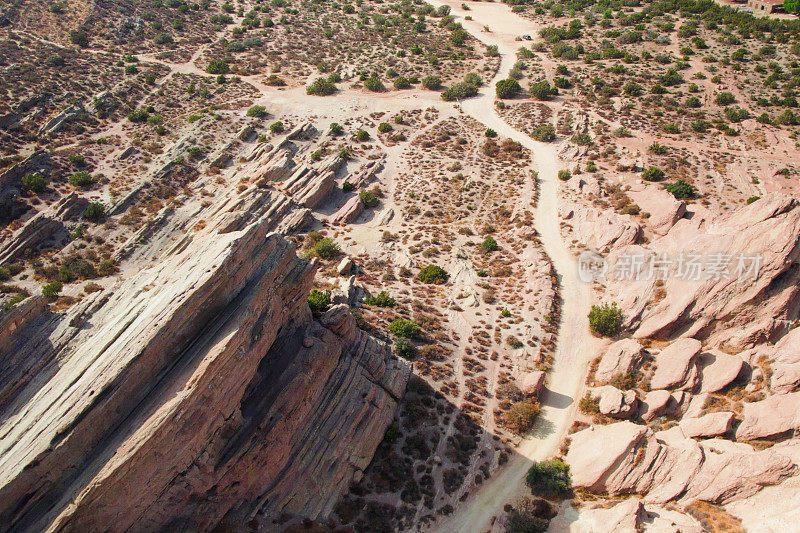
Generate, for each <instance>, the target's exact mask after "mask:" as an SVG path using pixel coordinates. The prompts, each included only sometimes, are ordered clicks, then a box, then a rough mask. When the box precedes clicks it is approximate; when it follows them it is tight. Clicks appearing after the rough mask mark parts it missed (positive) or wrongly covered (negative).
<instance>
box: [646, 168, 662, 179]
mask: <svg viewBox="0 0 800 533" xmlns="http://www.w3.org/2000/svg"><path fill="white" fill-rule="evenodd" d="M642 179H644V180H645V181H661V180H663V179H664V171H663V170H661V169H660V168H658V167H650V168H648V169H646V170H645V171H644V172H642Z"/></svg>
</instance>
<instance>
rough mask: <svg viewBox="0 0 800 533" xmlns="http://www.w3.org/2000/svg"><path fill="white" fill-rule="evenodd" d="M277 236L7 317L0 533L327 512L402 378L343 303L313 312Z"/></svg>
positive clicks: (174, 261)
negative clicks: (61, 306) (60, 309)
mask: <svg viewBox="0 0 800 533" xmlns="http://www.w3.org/2000/svg"><path fill="white" fill-rule="evenodd" d="M271 226H272V223H271V222H270V221H269V220H268V219H266V218H262V219H259V220H257V221H255V222H253V223H251V224H248V225H246V226H245V227H244V228H243V229H239V230H236V231H229V232H227V233H222V234H221V233H216V232H214V233H210V234H207V235H205V236H201V237H195V238H194V240H193V242H192V246H191V247H187V242H186V241H185V240H184V241H179V242H178V243H177V244H175V245H174V248H173V249H171V250H169V253H165V254H164V259H163V260H162V261H161V262H159V263H157V264H156V265H155V266H153V267H151V268H148V269H146V270H142V271H140V272H138V273H136V274H134V275H132V276H130V277H128V278H127V279H125V280H124V281H122V282H120V283H119V284H118V286H116V287H114V288H113V290H107V291H103V292H99V293H93V294H92V295H90V296H87V297H86V298H84V299H83V300H82V301H81V302H80V303H79V304H77V305H75V306H73V307H72V308H70V309H69V310H68V311H67V312H66V313H64V314H61V313H56V314H50V313H44V312H42V311H41V309H40V307H41V306H40V305H32V306H31V308H30V309H29V311H30V312H29V313H28V314H27V315H25V316H22V315H20V316H15V317H10V319H11V320H12V321H13V324H15V326H16V329H15V330H14V331H12V332H10V333H8V334H7V333H5V332H4V336H5V339H6V341H7V342H8V343H9V344H8V345H9V346H10V345H13V346H14V350H11V351H6V352H0V357H1V358H2V361H0V364H2V368H4V370H6V372H4V374H3V378H2V381H0V400H2V403H0V409H2V412H1V413H0V424H1V425H0V435H2V438H0V524H2V527H0V529H3V530H12V529H13V530H30V531H47V530H66V531H92V530H100V529H102V530H108V531H124V530H129V529H133V530H139V531H146V530H156V529H160V528H169V529H179V528H187V529H190V530H210V529H212V528H214V527H216V526H217V525H219V524H233V525H237V524H242V523H244V522H245V521H247V520H249V519H250V518H252V517H253V516H255V515H256V514H257V513H258V514H259V516H262V517H270V516H277V515H279V514H281V513H288V514H298V515H302V516H307V517H311V518H324V517H325V516H326V515H327V513H328V512H329V511H330V509H331V508H332V506H333V504H334V502H335V500H336V498H337V497H338V494H339V492H340V491H341V490H343V489H345V488H346V487H347V485H348V484H349V481H350V480H351V478H352V477H353V476H354V475H355V474H356V473H357V472H358V471H360V470H361V469H363V468H365V467H366V466H367V464H368V463H369V461H370V459H371V457H372V454H373V452H374V450H375V447H376V446H377V445H378V443H379V442H380V440H381V439H382V437H383V433H384V431H385V428H386V426H387V425H388V424H389V422H390V421H391V419H392V417H393V414H394V410H395V407H396V405H397V402H398V399H399V397H400V396H401V395H402V393H403V391H404V388H405V383H406V380H407V378H408V369H407V368H406V367H405V366H404V365H402V364H400V363H399V362H397V360H396V359H394V358H393V356H392V355H391V352H390V349H389V347H388V346H386V345H384V344H383V343H381V342H379V341H377V340H375V339H373V338H371V337H369V336H367V335H366V334H364V333H363V332H361V331H360V330H359V329H358V328H356V326H355V323H354V321H353V319H352V317H351V316H350V314H349V310H348V308H347V307H345V306H336V307H334V308H332V309H331V310H329V311H328V312H327V313H325V314H324V315H323V316H321V317H319V318H317V319H315V318H314V317H312V315H311V313H310V311H309V309H308V306H307V305H306V302H305V297H306V295H307V294H308V292H309V290H310V287H311V283H312V279H313V276H314V270H315V267H314V264H313V263H312V262H309V261H307V260H302V259H299V258H298V257H297V256H296V254H295V253H294V249H293V248H292V246H291V245H290V244H288V243H287V242H286V241H285V240H284V239H283V238H282V237H280V236H279V235H277V234H269V233H268V231H269V229H270V227H271ZM190 250H191V251H190ZM21 309H27V308H21ZM18 314H19V313H18ZM26 316H30V317H33V318H31V319H30V320H26V318H25V317H26ZM15 354H16V355H18V354H25V358H19V357H16V355H15Z"/></svg>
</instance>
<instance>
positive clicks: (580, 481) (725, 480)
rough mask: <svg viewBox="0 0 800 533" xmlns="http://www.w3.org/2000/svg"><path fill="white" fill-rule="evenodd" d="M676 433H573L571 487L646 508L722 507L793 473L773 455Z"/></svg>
mask: <svg viewBox="0 0 800 533" xmlns="http://www.w3.org/2000/svg"><path fill="white" fill-rule="evenodd" d="M679 432H680V430H678V432H675V431H673V430H670V431H669V432H662V433H661V434H659V435H658V436H657V435H656V434H654V433H653V431H652V430H651V429H649V428H647V427H646V426H639V425H636V424H633V423H631V422H618V423H615V424H610V425H607V426H592V427H589V428H587V429H584V430H581V431H579V432H577V433H574V434H573V435H571V443H570V447H569V452H568V454H567V463H568V464H569V465H570V469H571V472H572V476H573V485H574V486H576V487H584V488H588V489H590V490H592V491H595V492H600V493H608V494H610V495H617V494H631V493H635V494H642V495H645V501H646V502H650V503H659V504H663V503H666V502H668V501H672V500H677V501H679V502H681V503H683V504H689V503H691V502H692V501H695V500H698V499H699V500H705V501H709V502H712V503H727V502H730V501H733V500H736V499H738V498H745V497H748V496H750V495H752V494H755V493H756V492H758V490H760V488H761V487H763V486H766V485H773V484H776V483H779V482H780V481H781V480H782V479H784V478H785V477H787V476H789V475H792V474H794V473H795V472H796V470H797V466H796V465H795V464H794V463H793V462H792V460H791V458H790V457H789V456H787V455H785V454H781V453H780V452H779V451H778V450H772V449H766V450H762V451H755V450H753V449H752V448H751V447H750V446H748V445H743V444H737V443H730V442H727V441H718V442H721V443H723V444H722V445H717V444H716V442H714V441H703V442H701V443H698V442H696V441H694V440H692V439H687V438H685V437H684V436H682V435H681V434H680V433H679ZM730 445H732V446H730Z"/></svg>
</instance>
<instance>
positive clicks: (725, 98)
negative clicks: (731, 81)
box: [714, 91, 736, 105]
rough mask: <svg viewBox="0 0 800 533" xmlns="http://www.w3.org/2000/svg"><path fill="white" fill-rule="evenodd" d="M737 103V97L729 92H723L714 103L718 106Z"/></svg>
mask: <svg viewBox="0 0 800 533" xmlns="http://www.w3.org/2000/svg"><path fill="white" fill-rule="evenodd" d="M735 101H736V97H735V96H733V93H731V92H728V91H722V92H721V93H719V94H718V95H717V97H716V98H714V102H716V104H717V105H730V104H732V103H734V102H735Z"/></svg>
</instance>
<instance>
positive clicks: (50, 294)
mask: <svg viewBox="0 0 800 533" xmlns="http://www.w3.org/2000/svg"><path fill="white" fill-rule="evenodd" d="M62 288H63V285H62V284H61V282H60V281H54V282H52V283H48V284H47V285H45V286H44V287H42V296H44V297H45V298H47V299H48V300H55V299H56V298H58V295H59V294H60V293H61V289H62Z"/></svg>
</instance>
